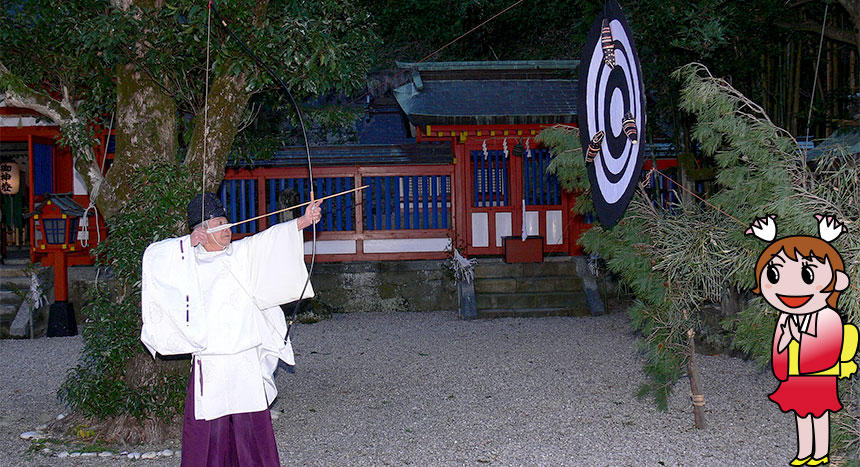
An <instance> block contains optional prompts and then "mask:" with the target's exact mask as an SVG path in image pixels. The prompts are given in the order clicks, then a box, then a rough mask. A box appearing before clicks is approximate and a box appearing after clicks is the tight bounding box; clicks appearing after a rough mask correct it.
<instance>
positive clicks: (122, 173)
mask: <svg viewBox="0 0 860 467" xmlns="http://www.w3.org/2000/svg"><path fill="white" fill-rule="evenodd" d="M116 92H117V104H116V127H117V132H116V157H115V158H114V163H113V165H112V166H111V169H110V171H108V173H107V175H106V182H107V183H108V184H109V186H110V188H111V191H110V192H108V193H104V192H102V191H101V190H100V193H101V196H99V209H101V211H102V214H103V215H104V216H105V217H106V218H109V217H110V216H111V215H113V214H114V213H115V212H117V211H118V210H119V209H120V208H121V207H122V206H123V204H124V203H125V201H126V199H127V198H128V196H129V195H130V194H131V193H132V191H133V190H134V188H135V181H134V173H135V171H137V170H139V169H141V168H143V167H146V166H149V165H151V164H153V163H156V162H170V161H175V160H176V159H175V157H176V148H177V132H176V103H175V102H174V100H173V99H172V98H171V97H170V96H168V95H167V94H165V93H164V92H163V91H162V90H161V88H159V87H158V85H157V84H156V83H154V82H153V81H152V80H151V79H150V78H149V77H148V76H146V75H145V74H144V73H142V72H141V71H139V70H138V69H136V67H135V66H134V65H124V66H121V67H118V69H117V87H116Z"/></svg>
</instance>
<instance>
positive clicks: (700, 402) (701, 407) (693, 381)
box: [687, 328, 705, 429]
mask: <svg viewBox="0 0 860 467" xmlns="http://www.w3.org/2000/svg"><path fill="white" fill-rule="evenodd" d="M695 337H696V332H695V331H693V328H690V329H689V330H688V331H687V345H688V347H689V356H688V358H687V375H689V377H690V398H691V399H693V416H694V417H695V420H696V428H698V429H703V428H705V395H704V394H702V380H701V376H700V375H699V366H698V365H697V364H696V342H695Z"/></svg>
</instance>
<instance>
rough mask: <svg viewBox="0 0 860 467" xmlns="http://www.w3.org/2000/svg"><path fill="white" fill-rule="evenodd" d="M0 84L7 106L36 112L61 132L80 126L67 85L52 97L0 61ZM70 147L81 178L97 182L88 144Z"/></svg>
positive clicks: (98, 176) (99, 179) (97, 172)
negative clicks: (39, 90)
mask: <svg viewBox="0 0 860 467" xmlns="http://www.w3.org/2000/svg"><path fill="white" fill-rule="evenodd" d="M0 85H4V86H5V89H3V90H2V93H0V97H2V99H3V101H4V103H5V104H6V105H7V106H11V107H19V108H22V109H28V110H32V111H35V112H38V113H39V114H40V115H42V116H44V117H46V118H48V119H50V120H51V121H52V122H54V123H56V124H57V125H58V126H59V127H60V129H61V131H64V132H65V131H66V130H67V129H71V130H70V131H74V128H78V127H80V125H81V122H80V121H79V117H78V115H77V114H76V113H75V108H74V105H73V104H72V98H71V96H70V95H69V89H68V86H65V85H63V86H62V89H63V99H62V100H57V99H54V98H53V97H51V96H50V95H48V94H45V93H43V92H38V91H36V90H34V89H33V88H31V87H29V86H27V85H25V84H24V83H23V82H22V81H21V80H20V79H19V78H18V77H17V76H15V74H14V73H12V72H10V71H9V69H8V68H7V67H6V66H5V65H4V64H3V63H0ZM72 149H73V150H72V155H73V157H74V165H75V170H77V171H78V173H80V174H81V176H82V177H84V181H85V182H86V184H87V186H88V187H90V188H92V187H94V186H98V185H101V184H102V182H103V181H104V177H103V176H102V174H101V171H100V170H99V169H98V165H97V164H96V158H95V157H94V155H95V153H94V148H93V147H92V145H87V144H79V145H77V147H74V148H72ZM93 201H95V200H93Z"/></svg>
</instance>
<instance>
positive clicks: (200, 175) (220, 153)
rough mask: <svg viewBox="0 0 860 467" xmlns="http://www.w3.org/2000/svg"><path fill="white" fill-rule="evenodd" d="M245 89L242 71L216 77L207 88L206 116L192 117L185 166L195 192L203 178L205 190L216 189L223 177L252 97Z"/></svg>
mask: <svg viewBox="0 0 860 467" xmlns="http://www.w3.org/2000/svg"><path fill="white" fill-rule="evenodd" d="M246 88H247V76H246V75H245V74H244V73H242V74H240V75H238V76H220V77H217V78H215V79H214V80H213V82H212V86H211V89H209V97H208V100H207V105H208V110H207V111H206V115H205V116H204V115H197V116H196V117H195V122H194V133H193V135H192V137H191V144H190V145H189V147H188V154H187V155H186V158H185V165H186V166H187V167H188V169H189V172H190V176H191V177H193V180H192V181H193V183H194V186H195V188H196V189H197V190H198V191H203V190H204V186H203V185H204V180H205V185H206V186H205V190H206V191H209V192H215V191H216V190H217V188H218V185H219V184H220V183H221V180H222V179H223V178H224V168H225V167H226V165H227V157H228V156H229V155H230V148H231V147H232V146H233V140H234V139H235V137H236V133H238V131H239V125H240V124H241V122H242V117H243V115H244V113H245V108H246V107H247V105H248V99H250V97H251V93H250V92H248V91H247V90H246ZM207 134H208V135H207ZM204 142H205V148H204ZM204 149H205V150H204Z"/></svg>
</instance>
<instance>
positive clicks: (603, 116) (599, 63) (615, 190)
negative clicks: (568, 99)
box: [577, 0, 646, 227]
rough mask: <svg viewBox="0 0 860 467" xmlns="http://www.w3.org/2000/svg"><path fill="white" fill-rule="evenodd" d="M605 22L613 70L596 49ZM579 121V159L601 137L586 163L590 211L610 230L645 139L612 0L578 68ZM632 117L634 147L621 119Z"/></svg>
mask: <svg viewBox="0 0 860 467" xmlns="http://www.w3.org/2000/svg"><path fill="white" fill-rule="evenodd" d="M604 19H606V20H608V21H607V22H608V25H609V28H610V31H611V34H612V44H613V45H614V55H615V66H612V67H610V66H609V65H608V64H607V63H606V60H605V58H604V50H603V47H602V44H601V28H602V25H603V20H604ZM578 102H579V106H578V108H577V113H578V119H579V130H580V139H581V142H582V148H583V153H585V152H586V151H587V148H588V145H589V143H591V142H592V139H593V138H594V136H595V135H596V134H598V132H600V131H603V132H604V134H605V137H604V138H603V140H602V141H601V142H600V150H599V152H598V153H597V155H596V157H595V158H594V160H593V162H587V163H586V168H587V170H588V177H589V180H590V182H591V193H592V198H593V200H594V207H595V210H596V211H597V216H598V218H599V219H600V223H601V224H603V225H604V226H605V227H612V226H613V225H615V223H616V222H618V220H619V219H620V218H621V217H622V216H623V215H624V211H625V210H626V209H627V205H628V204H629V203H630V198H632V196H633V192H634V190H635V189H636V185H637V183H638V181H639V175H640V172H641V170H642V161H643V158H644V151H643V150H642V145H643V141H644V138H645V119H646V117H645V93H644V89H643V86H642V71H641V68H640V66H639V57H638V56H637V55H636V47H635V45H634V44H633V37H632V34H631V33H630V29H629V28H628V27H627V21H626V20H625V18H624V14H623V13H622V11H621V7H619V6H618V3H616V2H615V1H614V0H610V1H608V2H607V4H606V8H605V9H604V13H603V16H600V17H598V18H597V19H595V21H594V24H593V25H592V27H591V31H590V32H589V34H588V38H587V40H586V43H585V47H584V48H583V52H582V60H581V61H580V64H579V101H578ZM627 114H630V115H632V117H633V122H634V124H635V128H636V130H637V133H638V135H637V136H636V140H637V141H638V143H637V144H634V143H633V141H632V140H631V139H630V138H629V137H628V136H627V134H626V133H625V131H624V119H625V116H626V115H627Z"/></svg>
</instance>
